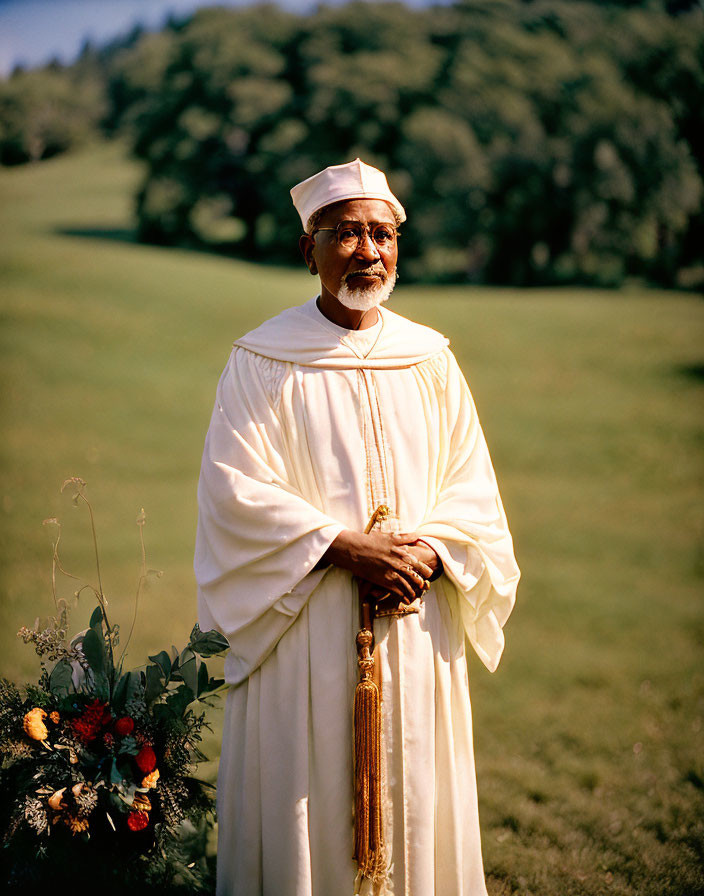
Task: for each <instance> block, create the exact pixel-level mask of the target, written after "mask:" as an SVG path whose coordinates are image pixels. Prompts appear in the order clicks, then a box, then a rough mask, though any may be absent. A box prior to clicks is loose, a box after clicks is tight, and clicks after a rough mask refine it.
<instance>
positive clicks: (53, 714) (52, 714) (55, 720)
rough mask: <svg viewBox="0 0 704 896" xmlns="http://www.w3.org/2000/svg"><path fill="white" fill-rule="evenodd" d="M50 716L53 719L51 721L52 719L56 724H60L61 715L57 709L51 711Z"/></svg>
mask: <svg viewBox="0 0 704 896" xmlns="http://www.w3.org/2000/svg"><path fill="white" fill-rule="evenodd" d="M49 718H50V719H51V721H52V722H53V723H54V724H55V725H58V724H59V718H60V716H59V714H58V712H57V711H56V710H54V711H53V712H50V713H49Z"/></svg>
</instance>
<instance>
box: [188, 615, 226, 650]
mask: <svg viewBox="0 0 704 896" xmlns="http://www.w3.org/2000/svg"><path fill="white" fill-rule="evenodd" d="M188 643H189V647H191V648H192V649H193V650H194V651H195V652H196V653H197V654H200V656H204V657H208V656H216V655H217V654H219V653H222V652H223V651H224V650H228V649H229V647H230V643H229V641H228V640H227V638H226V637H225V636H224V635H222V634H220V632H218V631H215V629H211V630H210V631H207V632H202V631H201V630H200V626H199V625H198V623H196V624H195V625H194V626H193V630H192V631H191V637H190V640H189V642H188Z"/></svg>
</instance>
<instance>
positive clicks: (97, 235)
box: [53, 227, 137, 243]
mask: <svg viewBox="0 0 704 896" xmlns="http://www.w3.org/2000/svg"><path fill="white" fill-rule="evenodd" d="M53 232H54V233H57V234H59V235H60V236H80V237H84V238H85V239H90V240H110V241H111V242H115V243H136V242H137V233H136V231H135V230H132V229H130V228H128V227H56V228H54V231H53Z"/></svg>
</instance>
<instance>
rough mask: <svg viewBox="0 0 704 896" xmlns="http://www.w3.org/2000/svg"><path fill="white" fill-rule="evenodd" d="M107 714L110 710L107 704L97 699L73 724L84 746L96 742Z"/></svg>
mask: <svg viewBox="0 0 704 896" xmlns="http://www.w3.org/2000/svg"><path fill="white" fill-rule="evenodd" d="M106 712H107V713H108V715H109V710H107V708H106V704H105V703H103V702H102V701H100V700H97V699H96V700H92V701H91V702H90V703H89V704H88V705H87V706H86V708H85V709H84V710H83V712H82V713H81V715H80V716H79V717H78V718H77V719H74V720H73V722H72V723H71V727H72V728H73V730H74V732H75V734H76V737H78V739H79V740H81V741H83V743H84V744H87V743H89V741H92V740H95V738H96V737H97V736H98V734H100V729H101V728H102V727H103V719H104V718H105V714H106Z"/></svg>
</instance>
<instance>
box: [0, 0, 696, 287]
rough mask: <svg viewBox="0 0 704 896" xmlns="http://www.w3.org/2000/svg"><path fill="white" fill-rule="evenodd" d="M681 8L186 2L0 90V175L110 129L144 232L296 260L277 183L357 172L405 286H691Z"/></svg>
mask: <svg viewBox="0 0 704 896" xmlns="http://www.w3.org/2000/svg"><path fill="white" fill-rule="evenodd" d="M702 108H704V11H703V10H702V8H701V4H699V3H691V2H684V0H681V2H673V3H670V4H669V5H666V4H664V3H660V2H649V3H622V4H615V3H595V2H582V0H533V2H521V0H464V2H457V3H454V4H453V5H451V6H439V7H429V8H425V9H411V8H409V7H406V6H404V5H403V4H402V3H395V2H384V3H381V2H351V3H347V4H346V5H344V6H341V7H335V8H332V7H326V6H321V7H318V8H317V10H316V11H315V12H314V13H312V14H310V15H308V16H302V15H296V14H292V13H288V12H285V11H283V10H281V9H279V8H278V7H276V6H253V7H245V8H240V9H226V8H222V7H220V8H208V9H201V10H199V11H198V12H196V13H195V14H194V15H192V16H190V17H188V18H185V19H172V20H171V21H170V22H169V23H168V24H167V25H166V27H165V28H164V29H163V30H161V31H159V32H156V33H154V32H151V33H147V32H141V31H139V30H135V31H134V32H133V33H132V34H131V35H129V36H128V37H126V38H125V39H123V40H121V41H118V42H114V43H112V44H110V45H107V46H104V47H102V48H94V47H91V46H90V45H86V46H85V47H84V50H83V52H82V53H81V55H80V56H79V58H78V59H77V61H76V62H75V63H74V64H73V65H70V66H61V65H58V64H53V65H50V66H47V67H44V68H43V69H35V70H31V71H19V70H18V71H16V72H14V73H13V74H12V76H11V77H9V78H8V79H6V80H5V81H3V82H0V162H2V163H3V164H17V163H21V162H24V161H27V160H37V159H41V158H45V157H48V156H50V155H52V154H55V153H56V152H61V151H63V150H65V149H67V148H70V147H71V146H73V145H76V144H77V143H79V142H81V140H84V139H85V138H86V137H87V136H89V135H90V134H91V133H95V132H96V131H100V132H102V133H104V134H107V135H123V136H126V137H127V139H128V140H129V143H130V147H131V151H132V152H133V154H134V155H135V156H136V157H137V158H139V159H141V160H142V161H143V162H144V165H145V176H144V180H143V183H142V185H141V187H140V189H139V192H138V194H137V196H135V214H136V228H137V233H138V236H139V238H140V239H142V240H144V241H148V242H156V243H160V244H166V245H171V244H179V245H197V246H208V247H211V248H216V249H218V250H221V251H225V252H229V253H232V254H236V255H240V256H243V257H246V258H250V259H253V260H267V261H269V260H270V261H277V262H282V261H283V262H285V261H290V260H294V259H295V258H296V255H297V248H296V246H297V237H298V234H299V232H300V222H299V221H298V219H297V216H296V214H295V211H294V210H293V207H292V205H291V202H290V197H289V192H288V191H289V189H290V187H291V186H292V185H293V184H295V183H297V182H298V181H299V180H302V179H303V178H305V177H308V176H309V175H310V174H312V173H314V172H315V171H318V170H319V169H320V168H322V167H324V166H326V165H329V164H336V163H339V162H344V161H348V160H350V159H352V158H354V157H356V156H360V157H361V158H363V159H364V160H365V161H367V162H369V163H370V164H374V165H377V166H378V167H380V168H382V169H383V170H384V171H386V173H387V176H388V177H389V181H390V183H391V187H392V189H393V190H394V192H395V193H396V194H397V195H398V197H399V199H400V200H401V202H403V203H404V205H405V206H406V207H407V210H408V212H409V217H408V221H407V222H406V224H404V226H403V228H402V237H401V239H402V246H403V249H402V253H403V277H404V279H405V280H406V281H409V280H414V279H422V280H432V281H446V282H490V283H505V284H516V285H531V284H544V283H574V282H582V283H594V284H604V285H607V284H608V285H615V284H619V283H621V282H622V281H623V280H624V278H625V277H627V276H638V277H645V278H647V279H649V280H651V281H655V282H659V283H662V284H666V285H680V286H695V287H696V286H699V285H701V284H702V283H704V264H703V262H702V251H701V247H702V244H703V241H704V209H703V199H702V197H703V195H704V186H703V184H704V131H703V130H702V128H701V126H700V118H701V109H702Z"/></svg>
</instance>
